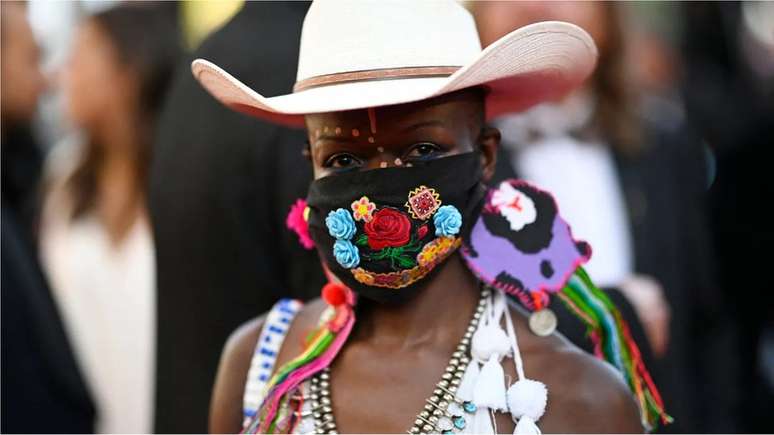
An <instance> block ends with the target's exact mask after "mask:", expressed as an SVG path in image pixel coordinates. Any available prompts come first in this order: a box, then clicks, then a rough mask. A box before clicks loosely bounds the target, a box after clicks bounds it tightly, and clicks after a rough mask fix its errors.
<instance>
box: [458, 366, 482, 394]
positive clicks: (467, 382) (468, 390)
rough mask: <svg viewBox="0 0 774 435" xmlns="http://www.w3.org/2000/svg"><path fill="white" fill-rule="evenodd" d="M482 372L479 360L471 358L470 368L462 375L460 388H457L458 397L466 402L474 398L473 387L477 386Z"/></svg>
mask: <svg viewBox="0 0 774 435" xmlns="http://www.w3.org/2000/svg"><path fill="white" fill-rule="evenodd" d="M480 373H481V369H479V367H478V362H477V361H476V360H475V359H472V360H470V364H468V368H466V369H465V374H464V375H462V382H460V386H459V388H457V397H459V398H460V399H461V400H462V401H464V402H470V401H472V400H473V389H474V388H475V387H476V381H478V376H479V374H480Z"/></svg>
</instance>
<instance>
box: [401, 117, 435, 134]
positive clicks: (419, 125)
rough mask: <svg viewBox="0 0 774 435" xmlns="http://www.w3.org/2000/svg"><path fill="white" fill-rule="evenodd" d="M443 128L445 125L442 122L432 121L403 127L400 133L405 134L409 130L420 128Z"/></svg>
mask: <svg viewBox="0 0 774 435" xmlns="http://www.w3.org/2000/svg"><path fill="white" fill-rule="evenodd" d="M445 126H446V123H445V122H444V121H442V120H440V119H434V120H430V121H421V122H418V123H415V124H411V125H409V126H406V127H404V128H403V129H402V130H401V133H405V132H407V131H410V130H416V129H418V128H422V127H445Z"/></svg>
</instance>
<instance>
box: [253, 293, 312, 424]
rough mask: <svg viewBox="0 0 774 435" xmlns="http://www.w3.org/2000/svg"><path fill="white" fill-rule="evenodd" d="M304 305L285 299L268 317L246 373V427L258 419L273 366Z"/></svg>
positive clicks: (273, 308)
mask: <svg viewBox="0 0 774 435" xmlns="http://www.w3.org/2000/svg"><path fill="white" fill-rule="evenodd" d="M303 305H304V304H303V303H302V302H300V301H297V300H295V299H282V300H280V301H279V302H277V303H276V304H274V306H273V307H272V309H271V311H269V315H268V316H266V321H265V322H264V324H263V328H262V329H261V334H260V336H259V337H258V342H257V343H256V344H255V351H254V352H253V358H252V359H251V360H250V370H249V371H248V372H247V382H246V383H245V393H244V396H243V401H242V403H243V405H242V406H243V414H244V417H245V418H244V424H245V425H246V424H247V423H248V422H249V421H250V420H251V419H252V417H253V416H255V413H256V411H257V410H258V407H259V406H260V405H261V402H263V398H264V395H265V394H266V392H265V389H266V386H267V384H268V382H269V379H271V375H272V373H273V372H274V364H275V363H276V362H277V355H278V354H279V351H280V349H281V348H282V343H283V342H284V341H285V336H286V335H287V333H288V330H289V329H290V324H291V323H292V322H293V319H294V318H295V316H296V314H298V312H299V311H300V310H301V307H303Z"/></svg>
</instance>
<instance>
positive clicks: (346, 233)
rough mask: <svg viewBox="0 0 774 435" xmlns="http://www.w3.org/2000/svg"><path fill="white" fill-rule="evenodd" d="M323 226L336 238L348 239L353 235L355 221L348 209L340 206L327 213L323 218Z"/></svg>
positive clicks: (355, 229)
mask: <svg viewBox="0 0 774 435" xmlns="http://www.w3.org/2000/svg"><path fill="white" fill-rule="evenodd" d="M325 226H327V227H328V232H329V233H330V234H331V236H333V237H334V238H336V239H338V240H349V239H351V238H352V237H353V236H354V235H355V231H357V228H355V221H354V220H353V219H352V215H351V214H349V211H347V210H344V209H343V208H340V209H338V210H335V211H332V212H330V213H328V217H326V218H325Z"/></svg>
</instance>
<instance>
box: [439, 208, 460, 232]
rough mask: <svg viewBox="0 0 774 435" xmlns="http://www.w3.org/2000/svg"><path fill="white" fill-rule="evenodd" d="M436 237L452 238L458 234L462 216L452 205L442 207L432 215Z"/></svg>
mask: <svg viewBox="0 0 774 435" xmlns="http://www.w3.org/2000/svg"><path fill="white" fill-rule="evenodd" d="M433 223H434V224H435V235H436V236H445V237H448V236H453V235H455V234H457V233H459V232H460V227H462V215H461V214H460V212H459V210H457V208H456V207H454V206H453V205H444V206H442V207H441V208H439V209H438V211H436V212H435V215H433Z"/></svg>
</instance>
